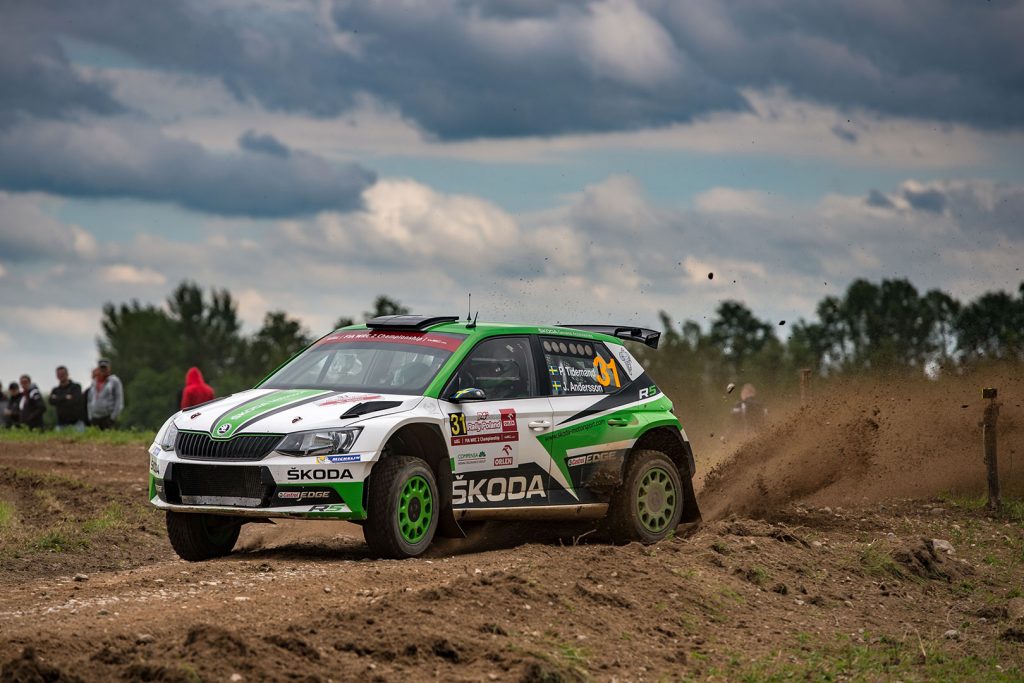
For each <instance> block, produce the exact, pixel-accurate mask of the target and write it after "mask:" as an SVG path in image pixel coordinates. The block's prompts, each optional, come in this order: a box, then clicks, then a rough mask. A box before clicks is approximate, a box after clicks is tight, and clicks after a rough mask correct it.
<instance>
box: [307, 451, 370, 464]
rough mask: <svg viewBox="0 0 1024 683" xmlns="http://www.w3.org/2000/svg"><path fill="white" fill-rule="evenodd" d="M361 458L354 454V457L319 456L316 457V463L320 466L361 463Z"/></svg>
mask: <svg viewBox="0 0 1024 683" xmlns="http://www.w3.org/2000/svg"><path fill="white" fill-rule="evenodd" d="M361 457H362V456H361V455H359V454H358V453H353V454H352V455H318V456H316V461H317V464H320V465H322V464H324V463H325V462H359V458H361Z"/></svg>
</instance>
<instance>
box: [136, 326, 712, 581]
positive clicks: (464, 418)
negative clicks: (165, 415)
mask: <svg viewBox="0 0 1024 683" xmlns="http://www.w3.org/2000/svg"><path fill="white" fill-rule="evenodd" d="M659 336H660V333H658V332H656V331H654V330H648V329H643V328H636V327H630V326H620V327H616V326H603V325H573V326H565V325H562V326H548V327H543V326H536V325H517V324H498V323H482V322H481V323H479V324H477V323H476V322H475V321H469V320H465V321H460V320H459V319H458V317H457V316H436V317H424V316H411V315H401V316H384V317H378V318H374V319H373V320H370V321H369V322H368V323H367V324H366V325H365V326H352V327H345V328H342V329H339V330H336V331H334V332H332V333H331V334H328V335H327V336H325V337H323V338H321V339H319V340H318V341H316V342H314V343H313V344H311V345H310V346H309V347H308V348H306V349H305V350H304V351H302V352H301V353H299V354H298V355H296V356H295V357H294V358H292V359H291V360H290V361H288V362H287V363H285V364H284V365H282V366H281V367H280V368H279V369H278V370H276V371H275V372H274V373H273V374H271V375H270V376H269V377H267V378H266V379H265V380H263V381H262V382H261V383H260V384H259V385H258V386H257V387H256V388H254V389H252V390H249V391H245V392H242V393H239V394H234V395H232V396H228V397H225V398H221V399H218V400H215V401H211V402H209V403H206V404H203V405H199V406H195V407H193V408H188V409H186V410H183V411H181V412H180V413H177V414H175V415H174V416H172V417H171V418H170V419H169V420H167V422H166V423H165V424H164V425H163V427H161V429H160V431H159V432H157V436H156V440H155V442H154V443H153V445H152V446H151V447H150V450H149V455H150V458H149V467H150V484H149V498H150V502H151V503H152V504H153V505H155V506H157V507H158V508H161V509H164V510H166V511H167V534H168V536H169V538H170V541H171V545H172V546H173V547H174V550H175V551H176V552H177V553H178V555H179V556H181V557H182V558H184V559H186V560H193V561H196V560H205V559H209V558H213V557H217V556H220V555H225V554H227V553H229V552H231V549H232V547H233V546H234V544H235V542H236V540H237V539H238V534H239V529H240V528H241V525H242V524H244V523H246V522H251V521H268V520H269V519H270V518H280V517H294V518H305V519H325V518H327V519H345V520H351V521H354V522H357V523H359V524H361V525H362V527H363V534H364V537H365V538H366V542H367V543H368V544H369V546H370V548H371V549H372V550H373V551H374V552H376V553H378V554H380V555H382V556H386V557H394V558H404V557H414V556H416V555H419V554H421V553H422V552H424V551H425V550H426V549H427V547H428V546H429V545H430V543H431V541H432V540H433V538H434V536H435V534H441V535H445V536H460V535H462V534H463V530H464V527H465V526H466V525H468V524H471V523H473V521H475V520H493V519H560V520H570V519H594V520H602V521H601V522H600V524H601V526H602V527H603V528H604V529H605V530H606V532H607V534H608V535H609V536H610V537H611V538H612V539H614V540H616V541H629V540H636V541H640V542H643V543H654V542H657V541H659V540H661V539H663V538H665V537H666V536H667V535H669V534H671V533H672V532H673V531H674V530H675V528H676V527H677V526H678V524H679V523H680V521H681V520H686V521H690V520H695V519H697V518H698V517H699V514H700V513H699V510H698V508H697V503H696V500H695V499H694V495H693V486H692V481H691V480H692V477H693V473H694V459H693V452H692V450H691V448H690V444H689V442H688V440H687V438H686V434H685V432H684V431H683V429H682V427H681V426H680V424H679V420H677V419H676V416H675V415H674V413H673V408H672V402H671V401H670V400H669V399H668V398H667V397H666V396H664V395H663V394H662V393H661V391H659V389H658V387H657V385H655V383H654V382H653V381H652V380H651V378H650V377H649V376H648V375H647V374H646V373H645V372H644V370H643V368H642V367H640V363H639V362H637V360H636V358H635V357H634V356H633V355H632V354H631V353H630V351H629V349H627V348H626V346H625V345H624V344H623V340H624V339H625V340H632V341H637V342H641V343H645V344H647V345H648V346H650V347H653V348H657V344H658V338H659Z"/></svg>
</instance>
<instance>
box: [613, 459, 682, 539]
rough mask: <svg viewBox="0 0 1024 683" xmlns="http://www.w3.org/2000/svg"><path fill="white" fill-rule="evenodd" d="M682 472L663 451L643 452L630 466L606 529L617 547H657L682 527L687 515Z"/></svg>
mask: <svg viewBox="0 0 1024 683" xmlns="http://www.w3.org/2000/svg"><path fill="white" fill-rule="evenodd" d="M684 495H685V494H684V493H683V485H682V480H681V479H680V477H679V470H678V468H676V466H675V463H673V462H672V460H670V459H669V457H668V456H667V455H665V454H664V453H661V452H660V451H639V452H637V453H634V454H633V457H631V458H630V459H629V462H628V463H627V464H626V472H625V475H624V476H623V478H622V484H621V485H620V486H619V488H618V489H617V490H616V491H615V494H614V495H613V496H612V500H611V504H610V506H609V512H608V517H607V519H606V525H607V528H608V533H609V535H610V536H611V538H612V540H613V541H615V542H617V543H628V542H629V541H639V542H641V543H646V544H651V543H657V542H658V541H660V540H662V539H663V538H665V537H666V536H668V535H669V534H670V533H672V532H673V531H675V529H676V527H677V526H679V520H680V518H681V517H682V514H683V503H684V500H683V496H684Z"/></svg>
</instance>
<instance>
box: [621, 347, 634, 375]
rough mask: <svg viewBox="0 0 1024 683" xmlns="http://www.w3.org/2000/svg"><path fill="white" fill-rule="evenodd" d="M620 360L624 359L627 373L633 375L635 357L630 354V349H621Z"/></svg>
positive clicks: (623, 364)
mask: <svg viewBox="0 0 1024 683" xmlns="http://www.w3.org/2000/svg"><path fill="white" fill-rule="evenodd" d="M619 360H620V361H622V367H624V368H626V373H627V374H629V375H632V374H633V358H632V357H631V356H630V355H629V351H627V350H626V349H619Z"/></svg>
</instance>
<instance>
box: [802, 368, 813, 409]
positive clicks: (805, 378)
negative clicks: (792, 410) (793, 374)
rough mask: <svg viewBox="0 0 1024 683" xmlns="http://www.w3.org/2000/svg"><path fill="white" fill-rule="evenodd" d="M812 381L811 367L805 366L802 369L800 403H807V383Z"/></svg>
mask: <svg viewBox="0 0 1024 683" xmlns="http://www.w3.org/2000/svg"><path fill="white" fill-rule="evenodd" d="M810 381H811V369H810V368H803V369H802V370H801V371H800V405H801V406H805V405H807V385H808V384H810Z"/></svg>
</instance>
